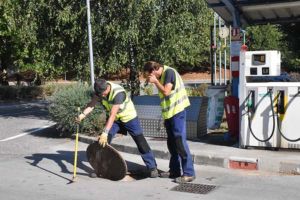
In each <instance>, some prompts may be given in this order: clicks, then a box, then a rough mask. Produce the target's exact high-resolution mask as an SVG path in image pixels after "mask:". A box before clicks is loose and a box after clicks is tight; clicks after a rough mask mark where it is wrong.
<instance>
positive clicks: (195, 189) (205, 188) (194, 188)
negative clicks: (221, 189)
mask: <svg viewBox="0 0 300 200" xmlns="http://www.w3.org/2000/svg"><path fill="white" fill-rule="evenodd" d="M215 188H216V186H215V185H204V184H194V183H182V184H179V185H177V186H175V187H173V188H172V189H171V191H178V192H188V193H196V194H207V193H209V192H211V191H212V190H213V189H215Z"/></svg>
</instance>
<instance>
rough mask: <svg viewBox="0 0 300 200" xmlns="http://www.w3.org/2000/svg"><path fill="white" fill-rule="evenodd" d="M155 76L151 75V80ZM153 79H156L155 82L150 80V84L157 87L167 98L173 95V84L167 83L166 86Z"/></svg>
mask: <svg viewBox="0 0 300 200" xmlns="http://www.w3.org/2000/svg"><path fill="white" fill-rule="evenodd" d="M153 76H154V75H150V79H151V78H153ZM153 79H156V80H154V82H151V81H150V80H149V82H150V83H154V84H155V85H156V87H157V89H158V90H159V91H160V92H161V93H162V94H163V95H164V96H165V97H166V96H169V95H170V93H171V90H172V87H173V84H172V83H167V84H165V85H162V84H161V83H160V82H159V81H158V80H157V78H156V77H155V76H154V78H153Z"/></svg>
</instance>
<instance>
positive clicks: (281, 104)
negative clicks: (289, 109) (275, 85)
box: [277, 90, 285, 114]
mask: <svg viewBox="0 0 300 200" xmlns="http://www.w3.org/2000/svg"><path fill="white" fill-rule="evenodd" d="M284 104H285V102H284V90H279V91H278V99H277V113H279V114H284V112H285V110H284Z"/></svg>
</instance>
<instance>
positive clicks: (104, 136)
mask: <svg viewBox="0 0 300 200" xmlns="http://www.w3.org/2000/svg"><path fill="white" fill-rule="evenodd" d="M107 136H108V134H107V133H105V132H102V133H101V135H100V136H99V138H98V142H99V144H100V146H102V147H105V146H106V145H107Z"/></svg>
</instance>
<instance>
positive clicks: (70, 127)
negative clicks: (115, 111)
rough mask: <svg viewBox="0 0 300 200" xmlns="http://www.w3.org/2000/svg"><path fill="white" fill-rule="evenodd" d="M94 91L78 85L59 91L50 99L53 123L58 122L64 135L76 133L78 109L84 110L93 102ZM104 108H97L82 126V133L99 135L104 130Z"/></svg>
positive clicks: (86, 86) (84, 85)
mask: <svg viewBox="0 0 300 200" xmlns="http://www.w3.org/2000/svg"><path fill="white" fill-rule="evenodd" d="M91 96H92V90H91V87H90V86H88V85H87V84H83V83H77V84H72V85H69V86H68V87H65V88H64V89H61V90H58V91H57V92H55V93H54V94H53V96H52V97H50V98H49V101H50V105H49V113H50V117H51V118H52V120H53V121H55V122H57V125H58V127H59V128H60V129H61V130H62V134H63V135H65V136H69V135H71V134H72V133H74V132H75V131H76V123H75V117H77V115H78V110H77V109H78V107H79V108H81V112H82V110H83V109H84V108H85V106H86V104H87V103H88V102H89V101H90V100H91ZM102 113H103V108H102V107H100V106H96V107H95V109H94V110H93V112H92V113H90V114H89V116H88V117H86V118H85V119H84V120H83V121H82V122H81V124H80V132H81V133H86V134H89V135H94V134H96V133H99V131H100V130H102V129H103V125H104V122H105V116H104V115H103V114H102Z"/></svg>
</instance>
